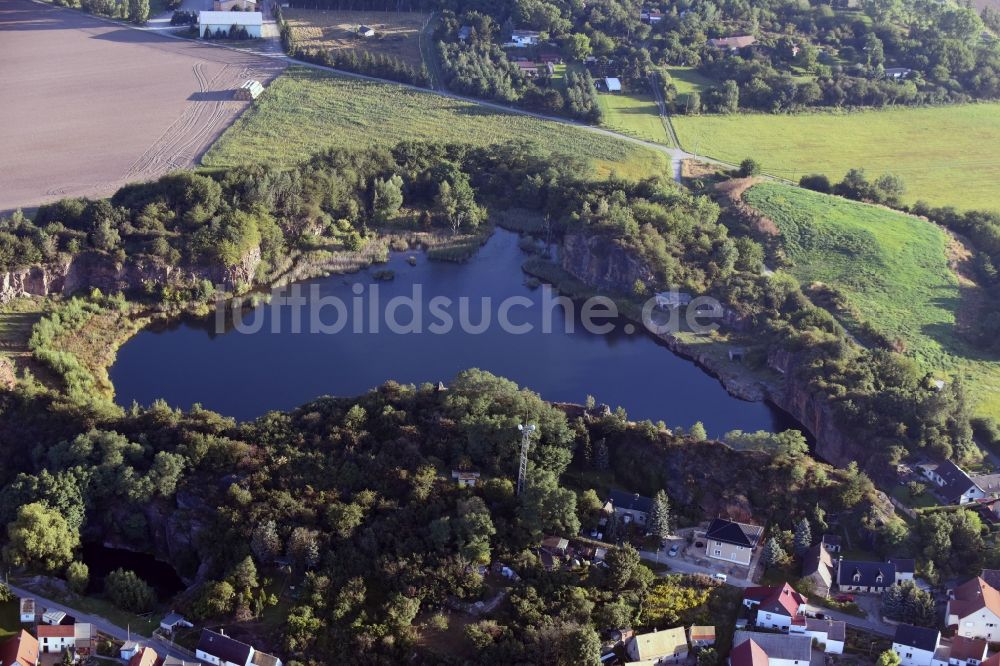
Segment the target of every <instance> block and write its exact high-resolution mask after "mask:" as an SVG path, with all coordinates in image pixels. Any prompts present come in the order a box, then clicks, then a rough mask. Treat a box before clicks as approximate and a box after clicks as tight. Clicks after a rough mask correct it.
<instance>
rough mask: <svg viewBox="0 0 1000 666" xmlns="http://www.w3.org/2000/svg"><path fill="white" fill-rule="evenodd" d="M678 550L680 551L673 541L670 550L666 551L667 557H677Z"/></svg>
mask: <svg viewBox="0 0 1000 666" xmlns="http://www.w3.org/2000/svg"><path fill="white" fill-rule="evenodd" d="M678 551H680V548H678V547H677V544H676V543H675V544H674V545H672V546H671V547H670V550H668V551H667V557H677V553H678Z"/></svg>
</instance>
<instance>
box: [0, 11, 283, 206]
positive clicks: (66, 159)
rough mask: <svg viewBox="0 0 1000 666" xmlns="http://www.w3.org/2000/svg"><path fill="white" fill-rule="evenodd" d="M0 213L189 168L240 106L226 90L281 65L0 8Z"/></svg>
mask: <svg viewBox="0 0 1000 666" xmlns="http://www.w3.org/2000/svg"><path fill="white" fill-rule="evenodd" d="M0 33H2V34H3V35H4V36H3V45H4V49H3V52H4V57H3V58H0V81H3V82H4V90H3V100H4V101H3V107H4V112H3V122H0V146H2V147H3V150H2V151H0V211H5V210H11V209H13V208H16V207H29V206H37V205H39V204H42V203H46V202H49V201H53V200H55V199H59V198H62V197H68V196H89V197H101V196H107V195H109V194H111V193H112V192H114V190H115V189H117V188H118V187H120V186H121V185H124V184H125V183H127V182H131V181H137V180H147V179H150V178H156V177H158V176H161V175H163V174H164V173H167V172H168V171H172V170H174V169H181V168H188V167H191V166H193V165H194V164H195V163H196V161H197V160H198V159H199V158H200V157H201V154H202V153H203V152H204V151H205V150H207V149H208V147H209V146H210V145H211V144H212V143H213V142H214V141H215V139H216V138H218V136H219V135H220V134H221V133H222V131H223V130H224V129H225V128H226V127H227V126H228V125H229V124H230V123H231V122H232V121H233V120H234V119H235V118H236V117H237V116H238V115H239V114H240V113H241V112H242V111H243V110H244V109H245V108H246V107H247V105H248V102H243V101H238V100H234V99H232V91H233V90H234V89H235V88H236V87H238V86H239V84H240V83H242V82H243V81H245V80H246V79H248V78H255V79H259V80H261V81H262V82H264V83H265V84H266V83H267V82H269V81H270V80H271V79H273V78H274V77H275V76H277V74H278V73H279V72H280V71H281V70H282V69H283V67H284V65H283V64H282V63H280V62H278V61H274V60H271V59H268V58H262V57H260V56H256V55H252V54H244V53H237V52H234V51H229V50H225V49H219V48H216V47H212V46H208V45H204V44H199V43H196V42H188V41H182V40H176V39H170V38H167V37H162V36H159V35H156V34H153V33H150V32H142V31H137V30H132V29H129V28H125V27H122V26H117V25H113V24H109V23H106V22H104V21H100V20H97V19H95V18H93V17H90V16H87V15H85V14H82V13H80V12H77V11H72V10H68V9H62V8H58V7H52V6H45V5H40V4H36V3H34V2H30V0H8V1H7V2H4V3H3V4H2V5H0Z"/></svg>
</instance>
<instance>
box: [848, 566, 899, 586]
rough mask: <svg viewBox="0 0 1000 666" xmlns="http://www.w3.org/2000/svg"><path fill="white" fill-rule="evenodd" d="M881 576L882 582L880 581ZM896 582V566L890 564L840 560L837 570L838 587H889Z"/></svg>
mask: <svg viewBox="0 0 1000 666" xmlns="http://www.w3.org/2000/svg"><path fill="white" fill-rule="evenodd" d="M879 576H881V578H882V579H881V580H879ZM895 582H896V565H894V564H891V563H889V562H858V561H856V560H840V566H839V567H838V569H837V584H838V585H860V586H863V587H887V586H889V585H892V584H894V583H895Z"/></svg>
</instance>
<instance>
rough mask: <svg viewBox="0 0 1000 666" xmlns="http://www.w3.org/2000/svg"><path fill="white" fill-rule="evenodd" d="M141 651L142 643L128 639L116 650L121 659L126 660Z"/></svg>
mask: <svg viewBox="0 0 1000 666" xmlns="http://www.w3.org/2000/svg"><path fill="white" fill-rule="evenodd" d="M141 651H142V645H140V644H139V643H137V642H136V641H132V640H128V641H125V642H124V643H122V646H121V648H120V649H119V650H118V656H119V657H120V658H121V660H122V661H128V660H130V659H131V658H132V657H134V656H135V655H137V654H138V653H139V652H141Z"/></svg>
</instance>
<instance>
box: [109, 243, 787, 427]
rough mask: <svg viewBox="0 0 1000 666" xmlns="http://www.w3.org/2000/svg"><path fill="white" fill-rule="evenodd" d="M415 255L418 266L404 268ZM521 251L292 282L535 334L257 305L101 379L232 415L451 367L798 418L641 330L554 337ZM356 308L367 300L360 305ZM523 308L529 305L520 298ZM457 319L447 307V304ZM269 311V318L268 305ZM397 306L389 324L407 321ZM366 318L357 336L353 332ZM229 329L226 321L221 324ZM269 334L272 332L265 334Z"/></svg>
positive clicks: (185, 329) (717, 414)
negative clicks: (735, 390)
mask: <svg viewBox="0 0 1000 666" xmlns="http://www.w3.org/2000/svg"><path fill="white" fill-rule="evenodd" d="M410 257H415V259H416V265H412V266H411V265H410V263H409V262H410V259H409V258H410ZM524 259H525V254H524V253H523V252H522V251H521V250H520V249H519V247H518V236H517V235H516V234H513V233H510V232H507V231H502V230H498V231H497V233H496V234H495V235H494V236H493V238H492V239H490V241H489V242H488V243H487V244H486V245H485V246H484V247H483V248H482V249H481V250H480V252H479V253H478V254H477V255H476V257H475V258H473V259H472V260H471V261H469V262H467V263H464V264H453V263H447V262H439V261H429V260H428V259H427V258H426V257H425V256H424V255H423V254H422V253H420V252H408V253H400V254H393V256H392V257H391V259H390V261H389V263H388V264H387V265H380V266H374V267H372V268H370V269H367V270H365V271H362V272H360V273H357V274H352V275H335V276H331V277H328V278H321V279H317V280H312V281H308V282H305V283H303V284H302V285H300V288H301V290H302V292H303V294H304V295H305V296H306V297H309V296H313V297H314V298H312V299H309V300H310V301H311V303H312V304H315V303H318V302H320V301H319V300H317V299H324V298H325V299H330V298H332V297H338V298H339V299H340V300H341V301H343V303H344V304H345V310H346V313H347V314H348V315H350V314H352V313H354V312H355V304H356V303H357V302H361V299H362V297H361V296H358V295H357V292H358V291H363V292H364V293H363V296H367V295H369V294H370V293H371V292H370V290H371V289H372V288H373V286H377V289H378V292H379V300H380V302H381V303H382V305H383V310H384V306H386V305H387V304H388V303H389V302H390V301H391V299H392V298H393V297H396V296H409V295H411V294H412V293H413V291H412V290H413V288H414V285H419V286H420V288H421V289H422V292H423V297H424V298H423V300H424V301H425V302H427V301H429V300H430V299H431V298H432V297H435V296H443V297H449V298H451V299H453V302H454V303H457V302H458V301H459V299H461V298H462V297H467V298H468V299H471V303H470V306H469V308H468V312H469V315H468V317H467V320H468V321H469V322H470V323H472V324H478V323H479V322H481V321H482V312H483V307H482V305H481V301H480V299H481V298H482V297H489V298H491V299H492V302H493V307H492V309H488V310H490V311H491V312H492V313H493V321H494V322H496V321H497V314H498V313H499V310H498V308H499V303H500V302H502V301H503V299H507V298H510V297H515V296H516V297H520V298H521V299H522V300H521V301H520V303H519V304H517V305H516V306H515V307H512V308H511V309H510V310H509V317H508V319H509V320H510V321H512V322H513V323H515V324H523V323H532V324H534V325H533V330H532V331H531V332H528V333H523V334H514V333H510V332H505V331H504V330H502V328H501V327H500V326H497V325H491V326H489V327H487V328H486V330H485V332H482V333H479V334H476V333H473V332H470V331H468V330H462V327H461V326H458V325H456V326H455V327H454V329H453V330H451V331H450V332H448V333H446V334H435V333H431V332H429V330H428V329H429V328H430V324H432V323H434V322H436V321H439V320H438V319H436V318H434V317H432V316H430V315H429V314H428V313H429V312H433V310H428V309H427V306H426V305H425V308H424V310H423V312H424V315H423V320H422V329H423V332H422V333H409V334H400V333H397V332H393V331H391V330H389V329H388V326H386V325H385V324H384V322H385V321H387V320H385V319H382V325H380V327H379V330H378V332H372V329H371V327H370V326H368V317H369V314H370V308H368V307H367V306H365V309H364V310H363V311H360V314H361V315H362V316H361V317H357V318H353V319H351V320H350V321H349V322H348V323H347V325H346V326H345V327H344V328H343V330H341V331H340V332H339V333H336V334H324V333H310V332H309V329H310V325H311V319H310V314H309V309H310V308H309V307H308V306H307V307H306V308H304V309H303V310H302V311H303V312H304V314H303V315H302V316H301V318H300V321H301V331H302V332H294V331H293V330H292V323H293V319H294V317H293V314H292V309H291V308H287V307H286V308H282V309H280V310H277V311H276V310H274V309H273V308H272V307H270V306H266V305H265V306H261V307H259V308H258V309H257V310H255V311H247V312H245V313H244V314H243V316H242V319H241V322H242V323H243V324H244V325H249V324H251V323H252V322H254V321H259V322H260V323H261V324H262V325H261V328H260V331H259V332H257V333H241V332H240V331H237V330H229V331H227V332H224V333H222V334H218V333H216V332H215V322H214V321H207V320H200V321H193V322H191V321H189V322H180V323H175V324H172V325H170V326H168V327H160V328H151V329H147V330H145V331H142V332H140V333H139V334H138V335H136V336H135V337H134V338H132V339H131V340H129V342H128V343H126V344H125V345H124V346H123V347H122V348H121V349H120V350H119V352H118V359H117V362H116V363H115V365H114V366H113V367H112V368H111V379H112V381H113V382H114V385H115V389H116V391H117V400H118V402H119V404H122V405H126V406H127V405H130V404H131V403H132V401H138V402H139V403H140V404H143V405H148V404H149V403H151V402H152V401H153V400H155V399H157V398H163V399H165V400H166V401H167V402H168V403H170V404H171V405H174V406H177V407H184V408H187V407H189V406H191V405H192V404H193V403H201V404H202V405H203V406H204V407H206V408H208V409H212V410H215V411H218V412H221V413H223V414H227V415H230V416H234V417H237V418H240V419H249V418H253V417H256V416H259V415H261V414H263V413H265V412H267V411H268V410H272V409H289V408H292V407H295V406H298V405H300V404H302V403H304V402H307V401H309V400H311V399H313V398H316V397H318V396H321V395H339V396H351V395H356V394H359V393H363V392H365V391H367V390H368V389H370V388H372V387H375V386H377V385H379V384H381V383H383V382H385V381H386V380H389V379H394V380H397V381H399V382H402V383H421V382H427V381H430V382H437V381H444V382H446V383H447V382H448V381H449V380H450V379H451V378H452V377H454V376H455V375H456V374H457V373H458V372H459V371H461V370H464V369H467V368H471V367H478V368H482V369H484V370H489V371H490V372H493V373H495V374H498V375H502V376H504V377H508V378H509V379H511V380H513V381H515V382H517V383H518V384H520V385H522V386H527V387H529V388H531V389H533V390H535V391H537V392H538V393H540V394H541V395H542V397H544V398H546V399H548V400H555V401H567V402H583V401H584V399H585V398H586V396H587V395H588V394H591V395H594V396H595V397H596V398H597V400H598V402H603V403H607V404H609V405H611V406H612V407H615V406H618V405H621V406H622V407H624V408H625V409H626V411H627V412H628V414H629V416H630V418H633V419H646V418H648V419H652V420H653V421H658V420H663V421H665V422H666V423H667V424H668V425H682V426H685V427H686V426H690V425H691V424H693V423H694V422H696V421H701V422H703V423H704V424H705V427H706V428H707V430H708V432H709V433H710V434H711V435H714V436H719V435H722V434H723V433H724V432H726V431H728V430H732V429H736V428H739V429H742V430H760V429H766V430H775V429H784V428H788V427H796V426H795V423H794V422H792V421H791V420H790V419H789V418H788V417H787V415H785V414H784V413H782V412H780V411H778V410H777V409H775V408H773V407H771V406H769V405H767V404H764V403H753V402H746V401H743V400H739V399H737V398H734V397H732V396H730V395H729V394H728V393H726V391H725V390H724V389H723V388H722V385H721V384H720V383H719V382H718V381H717V380H716V379H714V378H712V377H711V376H710V375H708V374H707V373H706V372H704V371H703V370H702V369H700V368H699V367H698V366H696V365H695V364H693V363H691V362H690V361H687V360H685V359H682V358H680V357H678V356H676V355H674V354H673V353H671V352H670V351H669V350H668V349H667V348H666V347H664V346H663V345H662V344H660V343H659V342H657V341H656V340H654V339H653V338H652V337H651V336H649V335H646V334H644V333H641V332H636V333H633V334H628V333H626V332H625V331H623V330H622V328H623V327H622V326H620V325H619V326H616V328H615V331H614V332H613V333H611V334H607V335H598V334H594V333H590V332H587V331H585V330H583V328H582V326H581V325H580V322H579V312H577V316H576V317H575V318H574V320H573V324H574V325H575V330H574V331H573V332H571V333H567V332H566V324H567V317H566V314H565V311H564V310H563V309H562V308H559V307H556V308H548V309H547V308H545V307H543V298H544V296H543V290H542V289H535V290H532V289H530V288H528V287H527V286H525V284H524V275H523V273H522V272H521V270H520V266H521V263H522V262H523V261H524ZM386 269H388V270H392V271H395V279H394V280H392V281H381V282H380V281H378V280H377V279H376V273H377V272H378V271H381V270H386ZM365 302H366V303H368V302H370V300H369V301H365ZM529 304H530V305H529ZM448 311H449V313H451V316H452V317H453V319H454V320H455V321H456V322H458V321H460V308H459V306H458V305H457V304H456V305H454V306H453V307H451V308H450V309H449V310H448ZM543 311H549V312H551V317H550V321H551V327H550V329H551V331H553V332H549V333H546V332H544V330H543V323H544V318H543V316H542V312H543ZM275 312H277V313H278V314H275ZM320 318H321V320H322V321H323V322H325V323H326V324H328V325H332V324H333V323H334V322H335V321H337V319H338V313H337V311H336V310H335V309H334V308H333V307H326V308H325V309H324V310H323V311H321V314H320ZM413 320H414V318H413V317H412V316H411V313H410V311H409V310H407V309H405V308H403V309H401V310H399V311H398V313H397V316H396V321H398V322H400V323H403V324H408V323H411V322H412V321H413ZM360 322H364V323H365V328H366V332H364V333H355V332H354V328H355V327H356V326H360V325H361V324H360ZM230 328H231V327H230ZM275 330H277V332H275Z"/></svg>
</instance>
